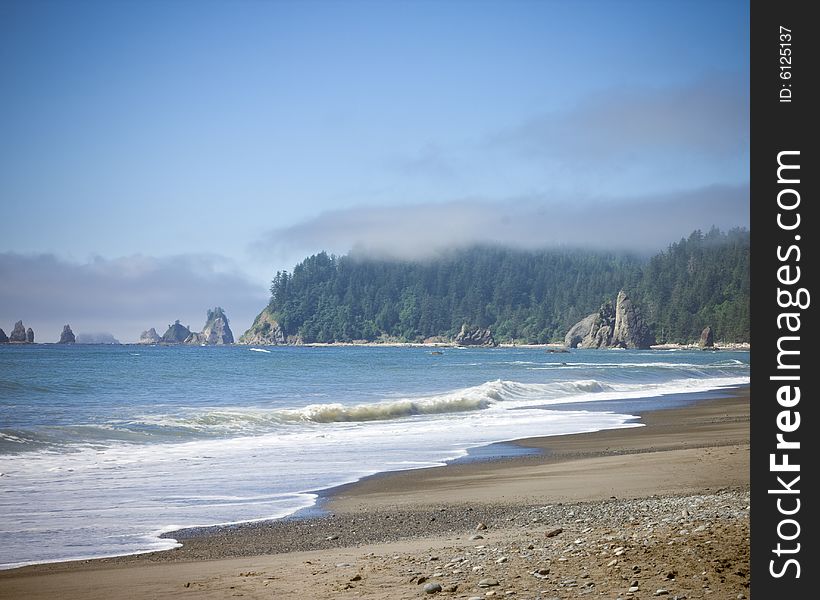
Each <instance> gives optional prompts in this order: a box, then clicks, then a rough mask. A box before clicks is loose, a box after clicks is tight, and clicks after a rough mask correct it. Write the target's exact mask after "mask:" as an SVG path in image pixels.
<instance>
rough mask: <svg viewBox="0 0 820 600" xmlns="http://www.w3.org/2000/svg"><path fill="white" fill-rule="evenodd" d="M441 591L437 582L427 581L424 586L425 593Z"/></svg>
mask: <svg viewBox="0 0 820 600" xmlns="http://www.w3.org/2000/svg"><path fill="white" fill-rule="evenodd" d="M440 591H441V586H440V585H439V584H438V583H428V584H427V585H425V586H424V593H425V594H437V593H438V592H440Z"/></svg>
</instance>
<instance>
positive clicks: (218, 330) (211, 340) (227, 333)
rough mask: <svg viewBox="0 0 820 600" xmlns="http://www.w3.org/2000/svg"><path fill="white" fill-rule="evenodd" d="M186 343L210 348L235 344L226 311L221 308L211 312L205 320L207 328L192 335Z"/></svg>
mask: <svg viewBox="0 0 820 600" xmlns="http://www.w3.org/2000/svg"><path fill="white" fill-rule="evenodd" d="M185 343H186V344H193V345H197V346H201V345H202V344H205V345H208V346H216V345H223V344H233V332H232V331H231V328H230V326H229V325H228V317H227V315H225V311H224V310H222V308H221V307H219V306H217V307H216V308H214V309H213V310H209V311H208V316H207V318H206V319H205V327H203V328H202V331H201V332H199V333H192V334H191V335H190V336H189V337H188V339H186V340H185Z"/></svg>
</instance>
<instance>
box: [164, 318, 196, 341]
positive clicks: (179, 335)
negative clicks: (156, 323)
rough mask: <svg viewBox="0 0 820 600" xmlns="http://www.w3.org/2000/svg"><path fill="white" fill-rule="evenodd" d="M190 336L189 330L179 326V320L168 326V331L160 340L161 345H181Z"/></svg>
mask: <svg viewBox="0 0 820 600" xmlns="http://www.w3.org/2000/svg"><path fill="white" fill-rule="evenodd" d="M190 336H191V330H190V329H188V328H187V327H185V325H181V324H180V322H179V319H177V320H176V321H174V324H173V325H169V326H168V330H167V331H166V332H165V333H164V334H163V336H162V339H161V340H160V341H161V342H162V343H163V344H182V343H184V342H185V340H187V339H188V338H189V337H190Z"/></svg>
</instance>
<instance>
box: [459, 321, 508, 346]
mask: <svg viewBox="0 0 820 600" xmlns="http://www.w3.org/2000/svg"><path fill="white" fill-rule="evenodd" d="M453 343H454V344H455V345H456V346H498V342H496V341H495V340H494V339H493V334H492V333H490V330H489V329H482V328H481V327H468V326H467V324H466V323H465V324H464V325H462V326H461V331H459V332H458V335H457V336H456V337H455V338H454V339H453Z"/></svg>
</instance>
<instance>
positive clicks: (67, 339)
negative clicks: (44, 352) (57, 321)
mask: <svg viewBox="0 0 820 600" xmlns="http://www.w3.org/2000/svg"><path fill="white" fill-rule="evenodd" d="M76 341H77V338H76V337H74V332H73V331H71V325H63V332H62V333H61V334H60V341H59V342H57V343H58V344H73V343H74V342H76Z"/></svg>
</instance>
